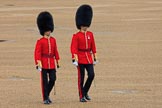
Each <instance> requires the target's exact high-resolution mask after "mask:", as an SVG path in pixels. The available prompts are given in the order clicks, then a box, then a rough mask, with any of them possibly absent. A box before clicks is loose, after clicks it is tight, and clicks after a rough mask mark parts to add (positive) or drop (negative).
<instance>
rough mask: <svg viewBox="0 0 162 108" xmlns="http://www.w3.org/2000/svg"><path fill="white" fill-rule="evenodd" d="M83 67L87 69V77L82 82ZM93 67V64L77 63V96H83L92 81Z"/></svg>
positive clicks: (83, 75)
mask: <svg viewBox="0 0 162 108" xmlns="http://www.w3.org/2000/svg"><path fill="white" fill-rule="evenodd" d="M85 69H86V71H87V75H88V78H87V80H86V82H85V84H84V77H85ZM94 76H95V74H94V67H93V64H79V65H78V90H79V98H80V99H81V98H83V97H84V96H85V95H86V94H87V93H88V91H89V89H90V87H91V84H92V81H93V79H94Z"/></svg>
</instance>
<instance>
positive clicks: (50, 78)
mask: <svg viewBox="0 0 162 108" xmlns="http://www.w3.org/2000/svg"><path fill="white" fill-rule="evenodd" d="M55 81H56V69H42V72H41V85H42V96H43V100H47V99H48V98H49V95H50V92H51V90H52V88H53V86H54V85H55Z"/></svg>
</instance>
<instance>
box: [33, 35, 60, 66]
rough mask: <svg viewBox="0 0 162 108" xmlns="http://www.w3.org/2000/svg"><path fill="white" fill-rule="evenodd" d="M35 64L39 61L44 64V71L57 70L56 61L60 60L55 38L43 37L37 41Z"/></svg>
mask: <svg viewBox="0 0 162 108" xmlns="http://www.w3.org/2000/svg"><path fill="white" fill-rule="evenodd" d="M34 58H35V64H36V65H37V64H38V63H37V60H40V61H41V62H42V68H43V69H55V67H56V66H55V60H59V59H60V58H59V53H58V50H57V45H56V39H55V38H54V37H50V38H45V37H42V38H40V39H39V40H37V43H36V46H35V57H34Z"/></svg>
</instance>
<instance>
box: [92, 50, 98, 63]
mask: <svg viewBox="0 0 162 108" xmlns="http://www.w3.org/2000/svg"><path fill="white" fill-rule="evenodd" d="M93 56H94V57H93V58H94V60H93V64H94V65H96V64H97V63H98V61H97V54H96V53H95V54H94V55H93Z"/></svg>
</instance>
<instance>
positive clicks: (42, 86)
mask: <svg viewBox="0 0 162 108" xmlns="http://www.w3.org/2000/svg"><path fill="white" fill-rule="evenodd" d="M42 74H43V73H42V72H41V78H40V80H41V88H42V97H43V100H44V84H43V75H42Z"/></svg>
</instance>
